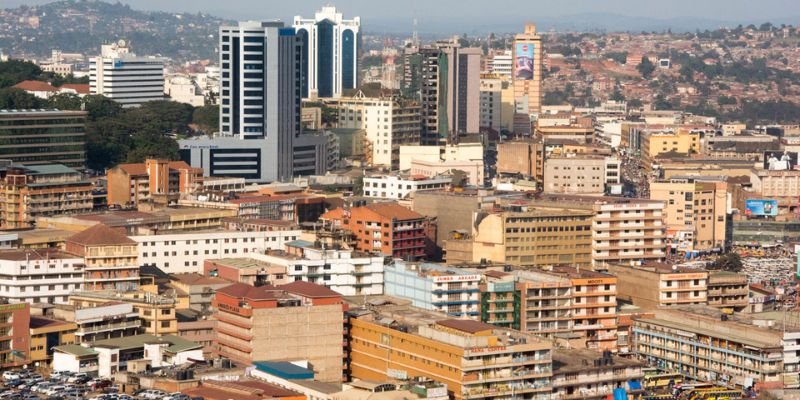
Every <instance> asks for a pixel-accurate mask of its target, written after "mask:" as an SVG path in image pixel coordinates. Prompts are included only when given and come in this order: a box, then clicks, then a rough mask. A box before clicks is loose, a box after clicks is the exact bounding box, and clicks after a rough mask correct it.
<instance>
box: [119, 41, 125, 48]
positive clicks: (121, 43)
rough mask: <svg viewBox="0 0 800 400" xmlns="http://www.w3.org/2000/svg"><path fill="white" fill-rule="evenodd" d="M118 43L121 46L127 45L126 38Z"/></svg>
mask: <svg viewBox="0 0 800 400" xmlns="http://www.w3.org/2000/svg"><path fill="white" fill-rule="evenodd" d="M117 45H118V46H119V47H125V39H120V40H119V42H117Z"/></svg>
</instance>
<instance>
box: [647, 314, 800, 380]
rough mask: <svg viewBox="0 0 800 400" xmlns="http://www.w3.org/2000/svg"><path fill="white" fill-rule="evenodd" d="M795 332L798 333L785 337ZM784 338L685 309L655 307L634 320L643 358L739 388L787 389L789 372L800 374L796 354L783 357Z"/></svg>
mask: <svg viewBox="0 0 800 400" xmlns="http://www.w3.org/2000/svg"><path fill="white" fill-rule="evenodd" d="M792 334H794V335H797V333H796V332H793V333H789V334H787V336H786V337H787V338H788V337H790V335H792ZM794 337H796V336H794ZM783 340H784V334H783V333H782V332H781V331H779V330H777V329H769V328H761V327H757V326H754V325H752V324H748V323H744V322H739V321H733V320H727V321H726V320H724V319H721V317H720V315H713V316H709V315H704V314H702V315H701V314H699V313H693V312H691V310H684V309H681V310H656V311H655V312H654V316H653V317H652V318H646V317H640V318H634V320H633V351H634V353H635V354H636V356H637V357H638V358H639V359H642V360H648V361H649V362H650V363H651V364H652V365H657V366H658V367H659V368H663V369H667V370H673V371H680V372H681V373H682V374H684V375H686V376H688V377H690V378H692V379H697V380H700V381H711V382H720V383H722V384H725V385H729V386H735V387H736V388H739V389H744V388H748V387H760V388H782V387H784V371H794V375H796V374H797V372H796V371H797V357H796V356H794V354H792V357H791V358H784V354H785V353H784V351H785V350H788V348H787V347H786V346H784V344H783ZM792 341H793V342H795V343H792V344H791V345H790V346H792V348H793V349H796V348H797V346H798V345H797V344H796V339H793V340H792ZM787 342H789V340H787ZM794 352H795V351H791V352H790V353H794ZM793 381H794V382H796V381H797V380H796V378H795V379H793Z"/></svg>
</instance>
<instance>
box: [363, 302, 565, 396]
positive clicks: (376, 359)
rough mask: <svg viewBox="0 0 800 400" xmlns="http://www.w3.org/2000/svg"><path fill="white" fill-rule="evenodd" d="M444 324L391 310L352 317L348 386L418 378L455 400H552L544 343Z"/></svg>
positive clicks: (419, 313) (435, 317) (428, 315)
mask: <svg viewBox="0 0 800 400" xmlns="http://www.w3.org/2000/svg"><path fill="white" fill-rule="evenodd" d="M439 318H442V319H441V320H440V319H439ZM444 318H446V316H445V315H443V314H437V313H432V312H426V311H424V310H421V309H417V308H414V307H411V306H408V305H394V304H385V305H383V306H371V307H370V311H369V312H366V313H364V312H360V313H359V312H356V313H352V314H351V317H350V320H349V326H348V329H349V337H348V339H349V346H350V361H349V373H350V376H351V378H354V379H363V380H373V381H384V380H386V379H390V378H405V377H414V376H423V377H427V378H430V379H434V380H436V381H439V382H442V383H444V384H446V385H447V387H448V391H449V392H450V396H451V398H453V399H456V400H461V399H484V398H497V397H511V396H513V397H515V398H517V399H542V400H544V399H549V398H550V390H551V387H550V377H551V376H552V361H551V348H550V344H549V343H547V342H545V341H542V340H541V339H539V338H537V337H535V336H533V335H529V334H525V333H522V332H519V331H515V330H508V329H500V328H497V327H495V326H492V325H489V324H485V323H482V322H478V321H472V320H455V319H444Z"/></svg>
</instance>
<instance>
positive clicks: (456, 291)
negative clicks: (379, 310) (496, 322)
mask: <svg viewBox="0 0 800 400" xmlns="http://www.w3.org/2000/svg"><path fill="white" fill-rule="evenodd" d="M480 281H481V275H480V274H476V273H471V272H469V271H466V270H464V269H461V268H453V267H447V266H444V265H438V264H431V263H420V264H415V263H407V262H404V261H400V260H395V262H394V263H392V264H389V265H386V266H385V273H384V285H385V292H386V294H387V295H389V296H395V297H399V298H403V299H407V300H411V304H412V305H413V306H414V307H419V308H422V309H425V310H431V311H438V312H441V313H444V314H447V315H449V316H453V317H469V318H475V319H477V318H478V316H479V309H478V307H479V305H480V288H479V287H478V284H479V283H480Z"/></svg>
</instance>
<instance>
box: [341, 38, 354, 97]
mask: <svg viewBox="0 0 800 400" xmlns="http://www.w3.org/2000/svg"><path fill="white" fill-rule="evenodd" d="M355 60H356V38H355V35H354V34H353V31H352V30H350V29H346V30H345V31H344V32H342V89H353V88H355V87H356V80H355V75H356V74H355Z"/></svg>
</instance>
